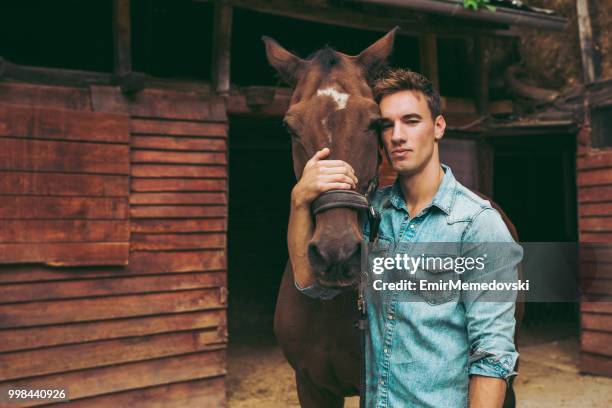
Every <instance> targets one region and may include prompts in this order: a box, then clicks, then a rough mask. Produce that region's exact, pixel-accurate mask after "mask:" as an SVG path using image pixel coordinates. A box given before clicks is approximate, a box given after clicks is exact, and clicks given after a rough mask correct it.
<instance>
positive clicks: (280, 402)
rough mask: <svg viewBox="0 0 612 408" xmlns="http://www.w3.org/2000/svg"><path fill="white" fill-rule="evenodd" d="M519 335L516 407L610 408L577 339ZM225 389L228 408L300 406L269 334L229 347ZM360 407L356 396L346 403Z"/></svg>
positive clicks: (610, 391)
mask: <svg viewBox="0 0 612 408" xmlns="http://www.w3.org/2000/svg"><path fill="white" fill-rule="evenodd" d="M523 337H524V338H525V340H524V342H523V344H522V346H521V370H520V375H519V376H518V377H517V380H516V382H515V384H516V392H517V397H518V406H519V407H521V408H531V407H537V408H563V407H572V408H576V407H588V408H608V407H612V378H604V377H596V376H589V375H581V374H579V372H578V339H577V338H576V337H575V335H572V336H570V337H564V336H561V338H562V339H561V340H556V341H551V340H550V335H549V334H548V335H547V334H546V333H544V334H542V333H537V332H535V333H533V332H527V333H525V336H523ZM247 339H248V340H247ZM245 340H247V341H245ZM227 390H228V401H229V407H230V408H259V407H265V408H288V407H299V404H298V401H297V395H296V392H295V386H294V380H293V371H292V369H291V367H289V365H288V364H287V363H286V362H285V359H284V357H283V355H282V352H281V351H280V349H279V348H278V346H277V345H276V344H275V342H274V339H273V338H272V337H271V336H270V335H257V336H255V335H253V336H248V338H247V337H242V338H240V339H239V341H238V342H233V343H230V348H229V358H228V383H227ZM358 406H359V401H358V398H357V397H354V398H350V399H348V400H347V403H346V404H345V407H347V408H356V407H358Z"/></svg>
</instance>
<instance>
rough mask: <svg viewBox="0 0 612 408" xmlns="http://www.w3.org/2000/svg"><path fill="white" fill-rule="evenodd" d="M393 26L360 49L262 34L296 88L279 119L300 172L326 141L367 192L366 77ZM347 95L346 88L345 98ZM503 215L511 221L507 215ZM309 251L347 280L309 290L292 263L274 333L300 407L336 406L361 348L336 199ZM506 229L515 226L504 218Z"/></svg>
mask: <svg viewBox="0 0 612 408" xmlns="http://www.w3.org/2000/svg"><path fill="white" fill-rule="evenodd" d="M395 31H396V29H393V30H392V31H391V32H389V33H388V34H386V35H385V36H384V37H383V38H381V39H380V40H378V41H377V42H375V43H374V44H372V45H371V46H370V47H368V48H367V49H365V50H364V51H363V52H361V53H360V54H359V55H357V56H349V55H346V54H343V53H341V52H338V51H335V50H333V49H331V48H323V49H321V50H319V51H317V52H316V53H314V54H313V55H312V56H311V57H310V58H308V59H306V60H304V59H301V58H299V57H297V56H296V55H294V54H292V53H290V52H288V51H287V50H285V49H284V48H283V47H281V46H280V45H279V44H278V43H277V42H276V41H274V40H272V39H271V38H268V37H264V38H263V40H264V42H265V45H266V54H267V57H268V61H269V62H270V64H271V65H272V66H273V67H274V68H275V69H276V70H277V71H278V73H279V74H280V75H281V77H282V79H283V80H285V81H286V82H287V83H288V84H290V85H291V86H293V87H294V92H293V95H292V97H291V101H290V108H289V110H288V111H287V113H286V115H285V118H284V122H285V124H286V125H287V128H288V130H289V132H290V133H291V136H292V152H293V167H294V172H295V176H296V178H297V179H299V178H300V177H301V174H302V170H303V168H304V166H305V164H306V161H307V160H308V159H309V158H310V157H312V155H313V154H314V153H315V152H316V151H317V150H319V149H321V148H323V147H329V148H330V150H331V157H330V158H331V159H339V160H344V161H346V162H348V163H349V164H351V166H352V167H353V168H354V169H355V173H356V175H357V178H358V179H359V184H358V185H357V192H359V193H361V194H364V193H365V192H366V190H367V189H368V186H369V185H370V183H371V182H372V181H373V180H374V179H375V177H376V175H377V171H378V168H377V167H378V139H377V134H376V133H375V131H374V130H372V129H373V128H372V126H370V125H371V123H372V121H373V120H376V119H377V118H378V117H379V115H380V111H379V108H378V105H377V104H376V102H375V101H374V98H373V96H372V91H371V89H370V87H369V85H368V83H369V80H370V79H371V78H372V77H373V76H374V75H375V74H376V73H377V72H378V71H379V70H380V69H381V68H382V67H384V66H385V65H386V61H387V58H388V57H389V55H390V54H391V51H392V49H393V41H394V37H395ZM349 96H350V97H349ZM504 220H505V221H506V223H507V224H508V223H509V220H508V219H507V217H505V216H504ZM315 224H316V226H315V231H314V235H313V238H312V241H311V242H310V245H309V259H310V261H311V264H312V266H313V271H314V273H315V275H316V277H317V279H318V280H319V281H320V282H324V283H325V285H327V286H329V285H330V282H332V284H333V286H335V287H344V288H346V291H345V292H343V293H341V294H340V295H338V296H336V297H334V298H333V299H331V300H326V301H321V300H315V299H311V298H309V297H307V296H305V295H303V294H301V293H300V292H299V291H298V290H297V289H296V288H295V286H294V280H293V273H292V271H291V267H290V265H289V263H288V264H287V267H286V268H285V272H284V275H283V279H282V282H281V287H280V293H279V296H278V301H277V305H276V313H275V319H274V332H275V334H276V337H277V339H278V342H279V344H280V346H281V348H282V350H283V352H284V354H285V357H286V358H287V360H288V361H289V364H290V365H291V366H292V367H293V369H294V370H295V376H296V384H297V391H298V396H299V400H300V404H301V406H302V407H313V408H322V407H323V408H327V407H329V408H333V407H342V406H343V405H344V397H345V396H349V395H357V394H358V393H359V381H360V366H359V361H360V357H361V350H360V347H359V334H358V330H357V329H356V328H355V322H356V321H357V319H358V310H357V306H356V305H357V292H356V290H355V287H356V286H355V283H356V282H357V280H358V279H359V273H360V259H361V253H360V251H361V246H360V243H361V242H362V240H363V235H362V233H361V228H360V225H361V224H360V221H359V215H358V213H357V211H355V210H353V209H349V208H332V209H329V210H326V211H323V212H320V213H318V214H317V215H316V218H315ZM509 227H510V230H511V231H513V232H515V229H514V227H513V226H512V225H511V224H509Z"/></svg>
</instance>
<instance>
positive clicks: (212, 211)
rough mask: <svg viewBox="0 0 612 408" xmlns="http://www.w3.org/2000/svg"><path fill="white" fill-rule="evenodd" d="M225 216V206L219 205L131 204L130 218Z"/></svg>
mask: <svg viewBox="0 0 612 408" xmlns="http://www.w3.org/2000/svg"><path fill="white" fill-rule="evenodd" d="M226 216H227V206H220V205H133V206H131V207H130V217H132V218H194V217H196V218H203V217H208V218H218V217H226Z"/></svg>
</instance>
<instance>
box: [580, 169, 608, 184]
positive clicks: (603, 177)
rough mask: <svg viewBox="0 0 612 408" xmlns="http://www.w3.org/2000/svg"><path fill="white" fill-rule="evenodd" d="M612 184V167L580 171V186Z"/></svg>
mask: <svg viewBox="0 0 612 408" xmlns="http://www.w3.org/2000/svg"><path fill="white" fill-rule="evenodd" d="M606 184H612V168H604V169H595V170H581V171H578V186H580V187H582V186H598V185H606Z"/></svg>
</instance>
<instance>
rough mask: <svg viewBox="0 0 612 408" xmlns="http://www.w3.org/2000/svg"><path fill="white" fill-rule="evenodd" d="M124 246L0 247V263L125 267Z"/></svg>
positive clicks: (105, 243) (119, 244)
mask: <svg viewBox="0 0 612 408" xmlns="http://www.w3.org/2000/svg"><path fill="white" fill-rule="evenodd" d="M129 249H130V244H129V243H127V242H125V243H124V242H95V243H90V242H78V243H50V244H47V243H36V244H0V263H25V262H38V263H43V264H45V265H50V266H77V265H125V264H127V262H128V257H129V253H128V251H129Z"/></svg>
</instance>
